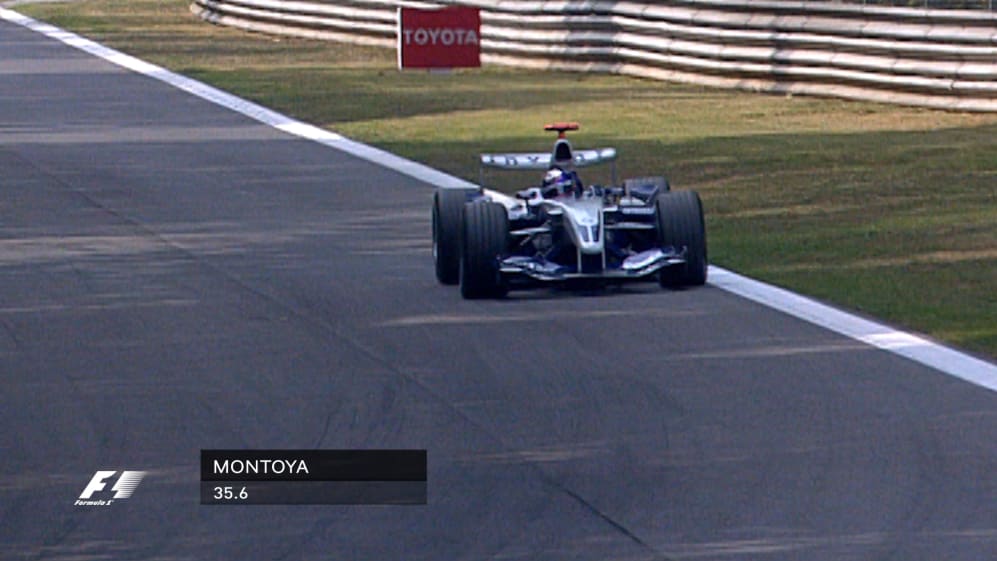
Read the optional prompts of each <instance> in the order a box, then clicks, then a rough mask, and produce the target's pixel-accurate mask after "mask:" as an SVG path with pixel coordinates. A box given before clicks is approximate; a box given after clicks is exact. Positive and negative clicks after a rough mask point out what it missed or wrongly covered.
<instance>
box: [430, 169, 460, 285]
mask: <svg viewBox="0 0 997 561" xmlns="http://www.w3.org/2000/svg"><path fill="white" fill-rule="evenodd" d="M466 201H467V190H466V189H443V188H441V189H437V190H436V192H435V193H433V260H434V261H435V263H436V280H438V281H440V283H442V284H457V283H458V282H459V281H460V236H461V233H462V224H463V220H464V203H465V202H466Z"/></svg>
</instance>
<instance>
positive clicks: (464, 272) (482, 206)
mask: <svg viewBox="0 0 997 561" xmlns="http://www.w3.org/2000/svg"><path fill="white" fill-rule="evenodd" d="M508 238H509V216H508V214H506V210H505V207H504V206H502V205H500V204H498V203H493V202H491V201H475V202H473V203H470V204H467V205H465V206H464V229H463V240H462V244H463V249H462V252H461V260H460V293H461V295H462V296H464V298H469V299H470V298H498V297H501V296H504V295H505V293H506V292H507V290H508V289H507V287H506V285H505V283H504V282H503V280H502V275H501V273H500V272H499V260H500V259H501V257H502V255H503V254H504V253H505V250H506V245H507V241H508Z"/></svg>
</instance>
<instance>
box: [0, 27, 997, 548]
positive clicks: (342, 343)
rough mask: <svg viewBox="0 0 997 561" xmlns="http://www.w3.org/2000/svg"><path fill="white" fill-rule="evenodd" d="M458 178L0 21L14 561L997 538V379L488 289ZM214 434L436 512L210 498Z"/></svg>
mask: <svg viewBox="0 0 997 561" xmlns="http://www.w3.org/2000/svg"><path fill="white" fill-rule="evenodd" d="M430 192H431V191H430V186H429V185H426V184H423V183H420V182H418V181H416V180H413V179H411V178H410V177H407V176H404V175H401V174H398V173H396V172H393V171H390V170H388V169H383V168H379V167H377V166H375V165H372V164H370V163H368V162H365V161H362V160H358V159H355V158H353V157H351V156H347V155H345V154H342V153H339V152H337V151H335V150H332V149H330V148H328V147H325V146H321V145H319V144H316V143H312V142H308V141H304V140H300V139H296V138H294V137H291V136H287V135H285V134H283V133H281V132H278V131H275V130H273V129H271V128H268V127H265V126H262V125H260V124H258V123H255V122H253V121H250V120H248V119H246V118H245V117H243V116H240V115H237V114H235V113H232V112H229V111H226V110H224V109H221V108H219V107H217V106H214V105H211V104H209V103H206V102H204V101H202V100H199V99H196V98H194V97H191V96H189V95H187V94H185V93H183V92H180V91H177V90H175V89H172V88H169V87H167V86H165V85H163V84H161V83H158V82H156V81H153V80H150V79H148V78H144V77H141V76H137V75H134V74H130V73H128V72H125V71H123V70H120V69H118V68H117V67H114V66H112V65H110V64H108V63H106V62H103V61H100V60H97V59H95V58H92V57H89V56H88V55H85V54H82V53H80V52H78V51H75V50H73V49H70V48H68V47H65V46H63V45H61V44H59V43H56V42H54V41H51V40H49V39H46V38H44V37H42V36H41V35H38V34H35V33H32V32H30V31H27V30H25V29H23V28H20V27H17V26H13V25H10V24H8V23H4V22H0V376H2V377H0V380H2V382H0V383H2V393H0V558H3V559H74V560H81V559H82V560H87V559H112V558H113V559H157V560H172V559H358V560H368V559H369V560H388V559H406V560H409V559H433V560H451V559H544V560H559V559H572V560H578V559H582V560H585V559H593V560H595V559H599V560H606V559H611V560H617V559H619V560H624V559H626V560H630V559H697V560H698V559H704V560H727V559H737V560H755V559H758V560H799V559H806V560H824V559H835V560H837V559H849V560H850V559H856V560H859V559H861V560H898V561H908V560H910V561H915V560H925V561H928V560H930V561H936V560H966V561H981V560H987V559H994V558H997V447H995V445H994V443H995V442H997V394H995V393H994V392H991V391H988V390H986V389H983V388H979V387H977V386H973V385H970V384H968V383H966V382H963V381H960V380H957V379H954V378H952V377H949V376H946V375H943V374H941V373H939V372H936V371H934V370H931V369H929V368H927V367H924V366H921V365H918V364H916V363H914V362H911V361H908V360H906V359H903V358H900V357H897V356H895V355H893V354H890V353H886V352H883V351H881V350H876V349H873V348H872V347H868V346H865V345H863V344H860V343H858V342H855V341H853V340H850V339H847V338H844V337H841V336H838V335H835V334H833V333H830V332H828V331H825V330H822V329H820V328H817V327H815V326H813V325H810V324H808V323H804V322H802V321H800V320H797V319H794V318H791V317H789V316H786V315H783V314H780V313H778V312H775V311H772V310H770V309H768V308H765V307H762V306H760V305H758V304H754V303H751V302H749V301H746V300H743V299H740V298H738V297H736V296H733V295H731V294H729V293H727V292H724V291H722V290H720V289H717V288H715V287H711V286H707V287H704V288H702V289H696V290H688V291H675V292H662V291H660V290H658V289H656V288H653V287H651V286H647V287H639V288H630V289H627V290H623V291H618V292H615V291H614V292H608V293H603V294H598V295H577V294H564V293H557V292H535V293H523V294H515V295H514V296H513V297H512V298H510V299H508V300H504V301H485V302H466V301H463V300H461V299H460V296H459V294H458V292H457V291H456V290H454V289H452V288H445V287H441V286H438V285H437V284H436V283H435V281H434V279H433V273H432V264H431V256H430V243H429V202H430ZM202 448H426V449H428V451H429V462H430V472H429V504H428V505H427V506H414V507H384V506H381V507H374V506H202V505H200V504H199V495H198V493H199V485H198V477H199V473H198V461H199V451H200V450H201V449H202ZM98 469H109V470H115V469H117V470H121V469H140V470H148V471H149V472H150V473H149V475H148V476H147V478H146V479H145V480H144V481H143V482H142V484H141V485H140V486H139V487H138V489H137V491H136V493H135V495H134V496H133V497H132V498H130V499H128V500H124V501H119V502H118V503H117V504H114V505H112V506H111V507H106V508H82V507H77V506H74V505H73V503H74V501H75V499H76V498H77V496H78V495H79V494H80V492H81V491H82V489H83V487H84V486H85V485H86V483H87V482H88V481H89V479H90V477H91V476H92V475H93V473H94V472H95V471H96V470H98Z"/></svg>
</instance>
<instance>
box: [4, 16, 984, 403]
mask: <svg viewBox="0 0 997 561" xmlns="http://www.w3.org/2000/svg"><path fill="white" fill-rule="evenodd" d="M0 19H4V20H7V21H10V22H12V23H16V24H18V25H21V26H23V27H26V28H28V29H30V30H32V31H35V32H37V33H41V34H42V35H45V36H46V37H50V38H52V39H55V40H57V41H60V42H62V43H65V44H66V45H69V46H71V47H75V48H77V49H79V50H81V51H84V52H86V53H89V54H91V55H93V56H96V57H98V58H101V59H104V60H106V61H108V62H111V63H113V64H116V65H118V66H121V67H122V68H126V69H128V70H131V71H133V72H136V73H138V74H141V75H143V76H148V77H150V78H154V79H156V80H159V81H161V82H165V83H167V84H169V85H171V86H173V87H175V88H178V89H180V90H183V91H185V92H188V93H190V94H192V95H195V96H197V97H199V98H201V99H204V100H206V101H210V102H211V103H214V104H216V105H220V106H222V107H225V108H226V109H230V110H232V111H235V112H237V113H241V114H242V115H245V116H247V117H249V118H251V119H254V120H256V121H259V122H261V123H264V124H266V125H270V126H271V127H274V128H276V129H279V130H281V131H283V132H285V133H287V134H291V135H294V136H297V137H300V138H305V139H308V140H313V141H315V142H318V143H320V144H324V145H326V146H329V147H331V148H335V149H337V150H341V151H343V152H346V153H348V154H351V155H353V156H356V157H358V158H361V159H364V160H367V161H370V162H372V163H374V164H377V165H379V166H382V167H385V168H388V169H392V170H394V171H397V172H398V173H402V174H404V175H408V176H410V177H413V178H415V179H418V180H420V181H424V182H426V183H429V184H431V185H439V186H443V187H464V188H476V187H477V186H476V185H474V184H473V183H470V182H468V181H465V180H463V179H460V178H457V177H454V176H452V175H449V174H447V173H444V172H441V171H439V170H435V169H433V168H431V167H429V166H426V165H424V164H420V163H418V162H413V161H411V160H408V159H405V158H402V157H400V156H397V155H395V154H391V153H390V152H385V151H384V150H380V149H378V148H374V147H373V146H368V145H366V144H363V143H360V142H357V141H355V140H351V139H348V138H346V137H344V136H342V135H339V134H336V133H334V132H331V131H327V130H324V129H320V128H318V127H316V126H314V125H309V124H307V123H303V122H301V121H298V120H295V119H292V118H290V117H288V116H286V115H282V114H280V113H277V112H276V111H274V110H272V109H268V108H266V107H263V106H262V105H258V104H256V103H253V102H251V101H247V100H244V99H242V98H239V97H236V96H234V95H232V94H230V93H228V92H224V91H222V90H219V89H217V88H214V87H212V86H209V85H207V84H204V83H201V82H198V81H197V80H192V79H190V78H187V77H186V76H181V75H179V74H176V73H174V72H170V71H169V70H166V69H165V68H162V67H159V66H156V65H154V64H150V63H148V62H145V61H143V60H140V59H137V58H135V57H133V56H131V55H126V54H124V53H122V52H119V51H116V50H114V49H111V48H108V47H105V46H103V45H101V44H99V43H96V42H94V41H91V40H90V39H86V38H84V37H81V36H79V35H77V34H75V33H70V32H68V31H65V30H62V29H59V28H58V27H55V26H52V25H49V24H47V23H42V22H39V21H37V20H34V19H32V18H29V17H27V16H24V15H22V14H19V13H17V12H14V11H11V10H8V9H5V8H0ZM489 193H490V194H494V195H495V196H496V197H505V198H506V199H508V197H506V196H505V195H500V194H498V193H493V192H489ZM710 284H712V285H714V286H716V287H718V288H721V289H723V290H726V291H727V292H730V293H732V294H736V295H738V296H741V297H743V298H746V299H748V300H752V301H754V302H758V303H760V304H762V305H765V306H767V307H769V308H772V309H775V310H778V311H780V312H783V313H785V314H788V315H790V316H793V317H797V318H800V319H802V320H804V321H807V322H809V323H812V324H814V325H818V326H820V327H823V328H825V329H828V330H830V331H833V332H835V333H839V334H841V335H844V336H846V337H849V338H852V339H855V340H858V341H861V342H863V343H866V344H868V345H872V346H873V347H877V348H880V349H883V350H885V351H888V352H891V353H894V354H897V355H900V356H903V357H906V358H908V359H910V360H913V361H915V362H918V363H920V364H923V365H926V366H929V367H931V368H934V369H936V370H939V371H941V372H944V373H946V374H949V375H951V376H955V377H957V378H960V379H962V380H965V381H967V382H971V383H973V384H976V385H978V386H982V387H984V388H987V389H990V390H993V391H997V365H994V364H992V363H989V362H986V361H983V360H981V359H978V358H974V357H972V356H969V355H967V354H965V353H962V352H959V351H956V350H954V349H951V348H949V347H945V346H943V345H940V344H938V343H935V342H933V341H929V340H927V339H924V338H922V337H918V336H916V335H913V334H911V333H907V332H905V331H899V330H897V329H894V328H892V327H889V326H886V325H883V324H880V323H876V322H874V321H870V320H867V319H863V318H860V317H858V316H855V315H852V314H849V313H847V312H843V311H841V310H838V309H836V308H832V307H831V306H828V305H825V304H821V303H820V302H817V301H815V300H812V299H810V298H807V297H805V296H800V295H799V294H795V293H793V292H790V291H788V290H784V289H781V288H778V287H775V286H772V285H769V284H765V283H763V282H760V281H756V280H754V279H750V278H748V277H745V276H742V275H739V274H737V273H734V272H732V271H728V270H725V269H722V268H720V267H714V266H711V267H710Z"/></svg>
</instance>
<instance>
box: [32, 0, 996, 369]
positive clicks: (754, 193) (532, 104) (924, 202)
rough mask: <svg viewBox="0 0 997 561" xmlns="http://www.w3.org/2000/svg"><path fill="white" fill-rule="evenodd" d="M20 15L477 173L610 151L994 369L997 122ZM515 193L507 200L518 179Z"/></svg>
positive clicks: (751, 239) (155, 2)
mask: <svg viewBox="0 0 997 561" xmlns="http://www.w3.org/2000/svg"><path fill="white" fill-rule="evenodd" d="M18 10H20V11H22V12H24V13H27V14H29V15H32V16H34V17H38V18H40V19H43V20H46V21H49V22H51V23H53V24H55V25H59V26H61V27H65V28H68V29H71V30H74V31H76V32H79V33H81V34H83V35H86V36H88V37H92V38H94V39H96V40H99V41H101V42H103V43H105V44H108V45H110V46H112V47H115V48H117V49H120V50H123V51H125V52H128V53H131V54H134V55H136V56H139V57H141V58H144V59H147V60H150V61H152V62H155V63H157V64H160V65H163V66H166V67H168V68H171V69H173V70H176V71H178V72H181V73H183V74H186V75H188V76H191V77H194V78H197V79H200V80H203V81H206V82H209V83H211V84H214V85H216V86H219V87H221V88H223V89H225V90H228V91H231V92H233V93H235V94H237V95H240V96H243V97H246V98H249V99H252V100H254V101H257V102H260V103H262V104H264V105H267V106H270V107H273V108H275V109H277V110H279V111H281V112H285V113H288V114H290V115H293V116H295V117H298V118H300V119H302V120H305V121H309V122H312V123H316V124H320V125H323V126H326V127H328V128H331V129H333V130H335V131H337V132H340V133H343V134H346V135H348V136H350V137H353V138H356V139H358V140H361V141H364V142H368V143H371V144H375V145H377V146H380V147H383V148H386V149H388V150H391V151H393V152H396V153H399V154H401V155H404V156H406V157H409V158H412V159H415V160H419V161H422V162H425V163H427V164H429V165H431V166H433V167H437V168H439V169H443V170H445V171H448V172H451V173H454V174H456V175H459V176H462V177H465V178H468V179H471V180H476V179H477V171H478V170H477V165H476V155H477V153H478V152H481V151H492V150H496V151H498V150H546V149H548V148H549V145H550V138H549V135H546V134H543V133H542V132H541V131H540V126H541V124H542V123H544V122H546V121H550V120H577V121H580V122H581V123H582V125H583V130H582V131H580V132H579V133H578V134H576V135H575V136H574V139H575V144H576V146H579V147H582V146H591V145H596V144H598V145H615V146H616V147H617V148H618V149H619V150H620V154H621V162H620V171H621V175H622V176H629V175H656V174H661V173H666V174H667V175H668V176H669V177H670V179H671V181H672V184H673V185H674V186H676V188H688V189H696V190H698V191H699V192H700V193H701V195H702V196H703V199H704V203H705V206H706V209H707V214H708V216H707V223H708V225H707V227H708V231H709V236H710V251H711V261H712V262H714V263H717V264H719V265H722V266H725V267H729V268H732V269H735V270H737V271H739V272H742V273H745V274H747V275H750V276H752V277H756V278H759V279H762V280H765V281H768V282H771V283H774V284H777V285H781V286H785V287H788V288H790V289H792V290H795V291H799V292H802V293H805V294H809V295H813V296H815V297H817V298H820V299H824V300H827V301H830V302H833V303H836V304H838V305H840V306H843V307H845V308H850V309H853V310H857V311H859V312H862V313H867V314H870V315H873V316H876V317H880V318H882V319H884V320H886V321H889V322H891V323H894V324H898V325H902V326H904V327H906V328H909V329H912V330H915V331H919V332H923V333H927V334H929V335H931V336H933V337H936V338H938V339H941V340H945V341H948V342H950V343H953V344H955V345H957V346H961V347H964V348H967V349H970V350H973V351H977V352H980V353H984V354H988V355H990V356H991V357H994V356H997V116H990V115H969V114H955V113H942V112H937V111H928V110H919V109H909V108H902V107H892V106H883V105H875V104H867V103H854V102H844V101H837V100H823V99H812V98H784V97H773V96H761V95H754V94H746V93H738V92H728V91H720V90H709V89H704V88H698V87H692V86H682V85H673V84H664V83H660V82H652V81H646V80H636V79H629V78H623V77H608V76H594V75H582V74H565V73H542V72H531V71H520V70H509V69H502V68H485V69H482V70H476V71H466V72H457V73H454V74H450V75H434V74H425V73H416V72H412V73H400V72H397V71H396V70H395V69H394V53H393V52H391V51H390V50H384V49H374V48H362V47H355V46H348V45H340V44H334V43H322V42H312V41H302V40H293V39H286V38H282V39H277V38H272V37H265V36H261V35H253V34H247V33H243V32H240V31H235V30H230V29H223V28H218V27H214V26H211V25H209V24H206V23H203V22H202V21H200V20H199V19H197V18H196V17H194V16H193V15H191V14H190V12H189V11H188V2H187V1H186V0H127V1H123V0H84V1H77V2H70V3H54V4H53V3H45V4H34V5H22V6H20V7H18ZM501 187H505V188H510V187H511V186H510V185H502V186H501Z"/></svg>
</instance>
